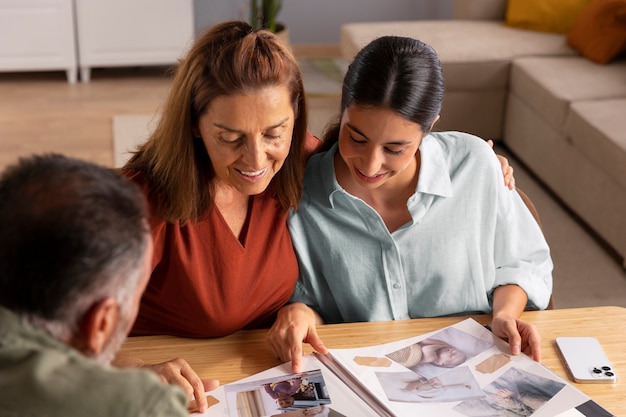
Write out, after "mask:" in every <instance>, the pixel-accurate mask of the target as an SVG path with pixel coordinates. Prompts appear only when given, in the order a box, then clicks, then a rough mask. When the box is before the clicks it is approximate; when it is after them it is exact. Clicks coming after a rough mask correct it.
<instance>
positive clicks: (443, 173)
mask: <svg viewBox="0 0 626 417" xmlns="http://www.w3.org/2000/svg"><path fill="white" fill-rule="evenodd" d="M337 148H338V144H337V143H335V144H334V145H333V146H332V147H331V148H330V149H329V150H328V151H327V152H325V153H323V154H321V155H320V163H319V167H320V170H321V177H322V183H323V185H324V190H326V195H327V196H328V203H329V204H330V206H331V207H334V195H335V193H338V192H339V193H343V194H344V195H346V196H349V197H353V196H352V195H350V194H348V193H347V192H346V191H345V190H344V189H343V188H342V187H341V186H340V185H339V183H338V182H337V177H336V175H335V161H334V159H335V153H336V152H337ZM420 152H421V164H420V172H419V181H418V184H417V190H416V191H417V192H420V193H425V194H434V195H439V196H442V197H451V196H452V182H451V180H450V169H449V167H450V164H449V162H448V160H447V159H446V156H445V154H444V150H443V149H442V147H441V144H440V142H439V141H437V140H436V138H435V137H434V136H433V135H432V134H428V135H426V136H424V138H423V139H422V143H421V144H420ZM353 198H354V197H353Z"/></svg>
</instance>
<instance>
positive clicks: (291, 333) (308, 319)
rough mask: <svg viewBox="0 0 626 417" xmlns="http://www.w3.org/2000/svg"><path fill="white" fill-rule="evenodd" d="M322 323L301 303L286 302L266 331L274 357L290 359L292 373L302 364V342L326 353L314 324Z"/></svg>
mask: <svg viewBox="0 0 626 417" xmlns="http://www.w3.org/2000/svg"><path fill="white" fill-rule="evenodd" d="M320 323H322V319H321V317H320V316H319V315H318V314H317V313H316V312H315V311H313V309H311V308H309V307H308V306H307V305H305V304H303V303H293V304H288V305H286V306H284V307H283V308H281V309H280V311H279V312H278V317H277V318H276V322H275V323H274V325H273V326H272V328H271V329H269V331H268V332H267V336H266V340H267V342H268V343H269V344H270V347H271V348H272V350H273V352H274V354H275V355H276V357H278V358H280V360H282V361H284V362H287V361H291V367H292V370H293V372H294V373H298V372H300V368H301V366H302V343H303V342H305V343H308V344H310V345H311V347H313V349H315V350H316V351H318V352H319V353H323V354H326V353H328V349H326V346H324V342H322V339H320V338H319V336H318V335H317V330H316V325H317V324H320Z"/></svg>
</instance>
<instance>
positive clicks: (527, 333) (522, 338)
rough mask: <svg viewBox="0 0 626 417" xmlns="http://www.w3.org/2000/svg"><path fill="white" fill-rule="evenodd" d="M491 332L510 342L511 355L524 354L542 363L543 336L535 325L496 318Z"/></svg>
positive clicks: (492, 323) (518, 320) (516, 320)
mask: <svg viewBox="0 0 626 417" xmlns="http://www.w3.org/2000/svg"><path fill="white" fill-rule="evenodd" d="M491 331H492V332H493V334H495V335H496V336H498V337H500V338H502V339H504V340H506V341H508V342H509V347H510V349H511V354H513V355H518V354H519V353H520V352H524V353H525V354H527V355H528V356H530V357H531V358H533V359H534V360H535V361H537V362H541V336H540V335H539V331H538V330H537V328H536V327H535V326H534V325H533V324H531V323H528V322H525V321H522V320H520V319H515V318H501V317H494V318H493V320H492V322H491Z"/></svg>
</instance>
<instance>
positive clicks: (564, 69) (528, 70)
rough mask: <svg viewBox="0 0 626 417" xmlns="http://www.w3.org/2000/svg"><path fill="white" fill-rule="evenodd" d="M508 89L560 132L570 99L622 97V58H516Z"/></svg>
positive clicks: (625, 70)
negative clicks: (605, 60) (601, 62)
mask: <svg viewBox="0 0 626 417" xmlns="http://www.w3.org/2000/svg"><path fill="white" fill-rule="evenodd" d="M509 92H510V94H514V95H515V96H517V97H519V98H520V99H521V100H522V101H524V102H525V103H527V104H528V105H529V106H531V107H532V108H533V109H534V110H535V111H536V112H537V113H538V114H539V115H540V116H541V117H542V118H544V119H545V120H546V121H547V122H548V123H549V124H550V125H551V126H553V127H554V128H555V129H558V130H560V131H561V132H564V131H565V130H564V127H565V122H566V118H567V115H568V112H569V108H570V104H571V103H572V102H574V101H579V100H598V99H610V98H623V97H626V60H624V61H618V62H614V63H612V64H611V65H598V64H595V63H593V62H591V61H589V60H588V59H585V58H582V57H579V56H578V57H532V58H518V59H515V60H513V65H512V67H511V79H510V86H509Z"/></svg>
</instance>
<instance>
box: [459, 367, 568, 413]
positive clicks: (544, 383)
mask: <svg viewBox="0 0 626 417" xmlns="http://www.w3.org/2000/svg"><path fill="white" fill-rule="evenodd" d="M564 386H565V384H564V383H561V382H558V381H553V380H551V379H548V378H544V377H541V376H539V375H535V374H532V373H530V372H526V371H524V370H521V369H517V368H511V369H509V370H508V371H506V372H505V373H504V374H503V375H502V376H501V377H500V378H498V379H496V380H495V381H493V382H492V383H491V384H489V385H487V386H486V387H485V388H484V389H483V391H484V393H485V397H484V398H482V399H478V400H469V401H464V402H462V403H460V404H458V405H456V406H455V407H454V410H456V411H458V412H460V413H462V414H464V415H466V416H471V417H479V416H480V417H482V416H484V417H487V416H489V417H498V416H506V417H526V416H531V415H532V414H533V413H534V412H535V411H537V410H539V408H541V407H542V406H543V405H544V404H545V403H547V402H548V401H550V399H551V398H552V397H554V396H555V395H556V394H557V393H558V392H559V391H560V390H561V389H562V388H563V387H564Z"/></svg>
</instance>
